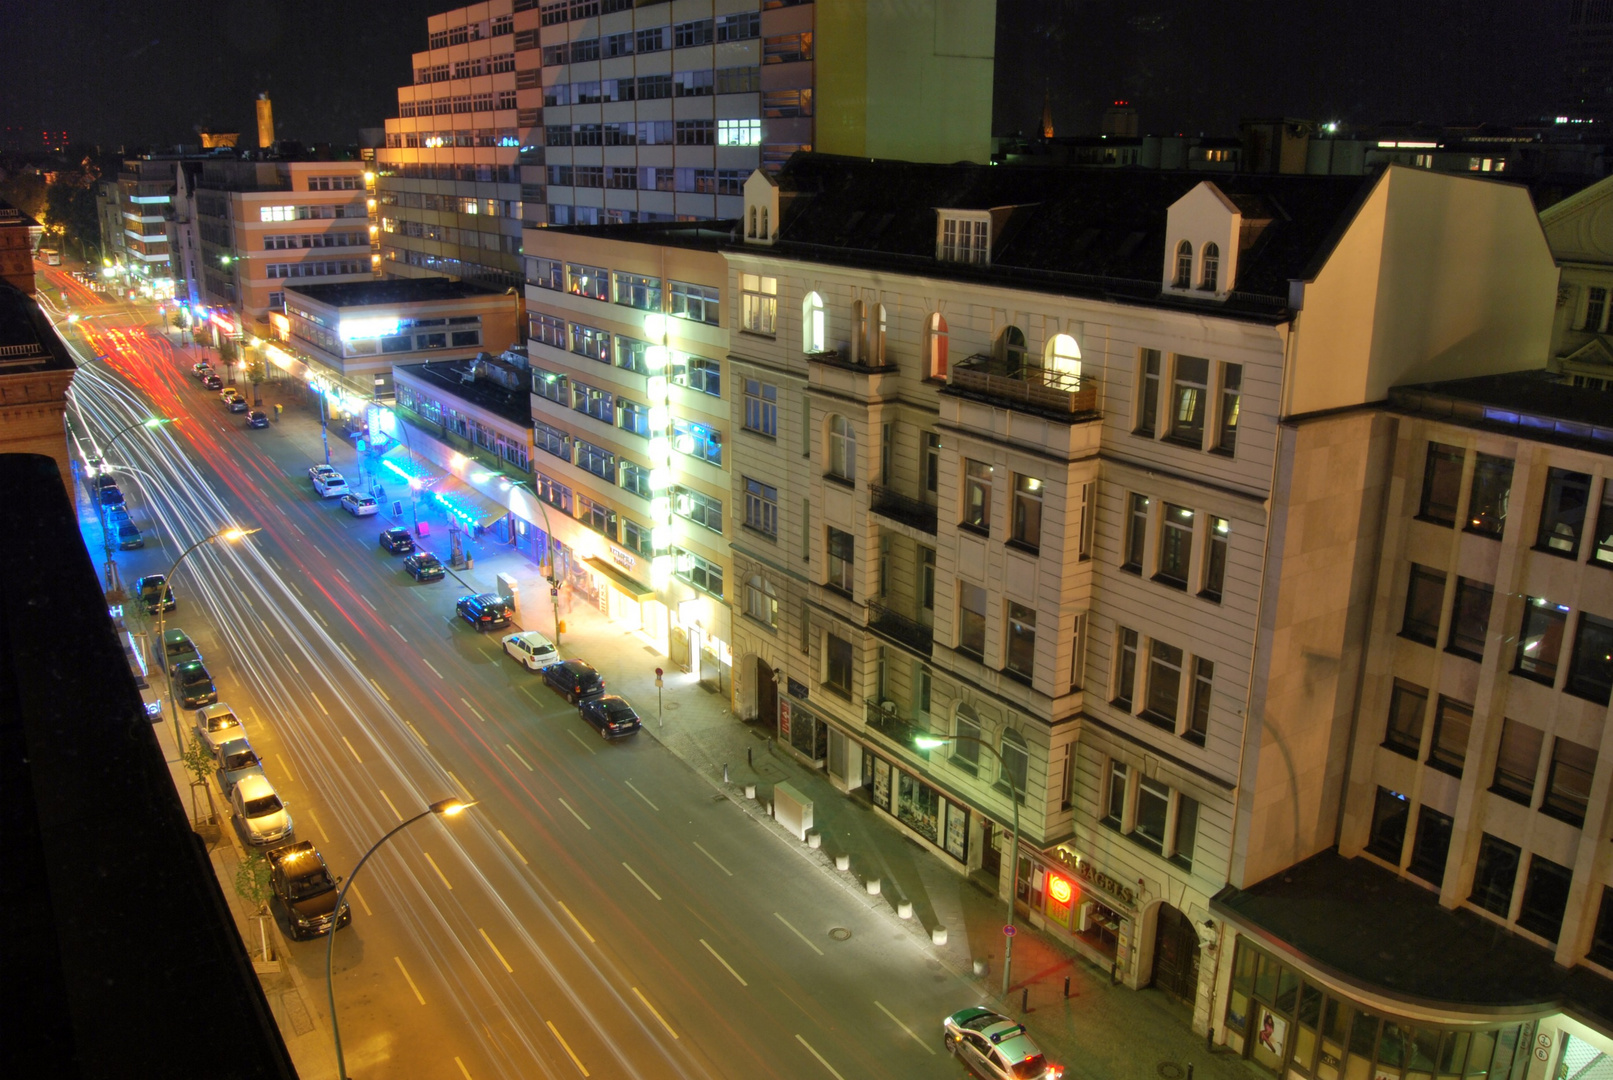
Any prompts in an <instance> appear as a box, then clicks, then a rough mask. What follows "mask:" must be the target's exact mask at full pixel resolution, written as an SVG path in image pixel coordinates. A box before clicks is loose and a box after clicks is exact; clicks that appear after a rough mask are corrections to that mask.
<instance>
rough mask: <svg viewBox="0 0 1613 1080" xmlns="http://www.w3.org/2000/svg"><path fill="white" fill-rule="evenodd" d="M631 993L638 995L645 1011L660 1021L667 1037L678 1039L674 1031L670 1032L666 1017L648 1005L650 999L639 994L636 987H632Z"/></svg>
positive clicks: (670, 1026) (670, 1028) (670, 1027)
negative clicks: (648, 1011)
mask: <svg viewBox="0 0 1613 1080" xmlns="http://www.w3.org/2000/svg"><path fill="white" fill-rule="evenodd" d="M633 993H635V994H638V999H639V1000H640V1001H642V1002H644V1007H645V1008H646V1009H648V1010H650V1012H652V1013H655V1018H656V1019H657V1020H659V1021H661V1026H662V1027H664V1028H666V1033H667V1034H668V1035H670V1036H672V1037H673V1038H674V1039H676V1038H677V1037H678V1033H677V1032H676V1031H673V1030H672V1025H671V1024H669V1023H667V1022H666V1017H664V1016H662V1015H661V1014H660V1013H659V1012H658V1011H657V1010H656V1008H655V1006H654V1005H651V1004H650V999H649V998H647V997H645V996H644V995H643V994H642V993H640V992H639V988H638V987H636V986H635V987H633Z"/></svg>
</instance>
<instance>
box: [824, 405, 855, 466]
mask: <svg viewBox="0 0 1613 1080" xmlns="http://www.w3.org/2000/svg"><path fill="white" fill-rule="evenodd" d="M827 456H828V459H829V461H828V464H829V475H830V476H833V477H836V478H838V479H841V480H849V481H855V480H856V479H857V430H856V429H855V428H853V427H852V426H851V421H850V420H848V419H846V418H845V417H844V416H841V415H839V414H838V413H836V414H835V415H834V416H831V417H829V453H828V455H827Z"/></svg>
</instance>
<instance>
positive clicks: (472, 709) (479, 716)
mask: <svg viewBox="0 0 1613 1080" xmlns="http://www.w3.org/2000/svg"><path fill="white" fill-rule="evenodd" d="M459 700H460V701H464V702H465V708H467V709H469V710H470V714H471V715H472V716H474V717H475V718H476V719H478V720H480V721H481V722H482V723H484V724H485V723H487V717H485V716H483V715H482V714H481V713H479V712H477V711H476V706H474V705H472V704H471V703H470V702H468V701H465V699H464V698H460V699H459Z"/></svg>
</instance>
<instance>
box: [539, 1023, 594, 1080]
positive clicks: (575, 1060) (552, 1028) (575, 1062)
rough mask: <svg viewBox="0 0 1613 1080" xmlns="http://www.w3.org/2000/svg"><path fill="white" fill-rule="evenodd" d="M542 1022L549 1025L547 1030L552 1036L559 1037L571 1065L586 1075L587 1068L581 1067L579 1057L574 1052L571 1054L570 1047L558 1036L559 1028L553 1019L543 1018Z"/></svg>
mask: <svg viewBox="0 0 1613 1080" xmlns="http://www.w3.org/2000/svg"><path fill="white" fill-rule="evenodd" d="M544 1023H545V1024H548V1025H549V1031H550V1032H551V1033H553V1035H554V1037H555V1038H556V1039H560V1045H561V1046H565V1048H566V1053H567V1054H569V1055H570V1056H571V1063H572V1064H573V1065H575V1066H577V1071H578V1072H580V1073H582V1074H583V1075H584V1076H587V1075H588V1070H587V1069H585V1068H583V1064H582V1059H580V1058H579V1057H577V1055H576V1054H573V1053H572V1052H571V1047H569V1046H566V1040H564V1039H561V1038H560V1029H559V1028H557V1027H555V1026H554V1021H553V1020H545V1021H544Z"/></svg>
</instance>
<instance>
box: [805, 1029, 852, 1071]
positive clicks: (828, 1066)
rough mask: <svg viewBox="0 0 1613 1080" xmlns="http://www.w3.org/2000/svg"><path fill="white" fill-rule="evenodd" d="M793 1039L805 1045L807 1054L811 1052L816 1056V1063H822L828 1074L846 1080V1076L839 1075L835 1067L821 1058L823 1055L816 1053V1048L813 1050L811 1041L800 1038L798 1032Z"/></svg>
mask: <svg viewBox="0 0 1613 1080" xmlns="http://www.w3.org/2000/svg"><path fill="white" fill-rule="evenodd" d="M795 1041H796V1042H798V1043H800V1044H801V1045H802V1046H804V1047H806V1048H807V1052H808V1053H809V1054H811V1055H812V1056H813V1057H815V1058H817V1059H818V1064H819V1065H822V1066H823V1067H824V1068H825V1069H828V1070H829V1075H831V1076H833V1077H834V1078H835V1080H846V1078H845V1077H844V1076H841V1075H840V1073H838V1072H836V1071H835V1067H834V1066H833V1065H831V1064H829V1063H828V1062H827V1061H825V1060H823V1055H822V1054H820V1053H818V1052H817V1051H816V1050H814V1049H813V1048H812V1044H811V1043H809V1042H807V1041H806V1040H805V1039H803V1038H801V1036H800V1035H799V1034H797V1035H796V1037H795Z"/></svg>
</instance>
